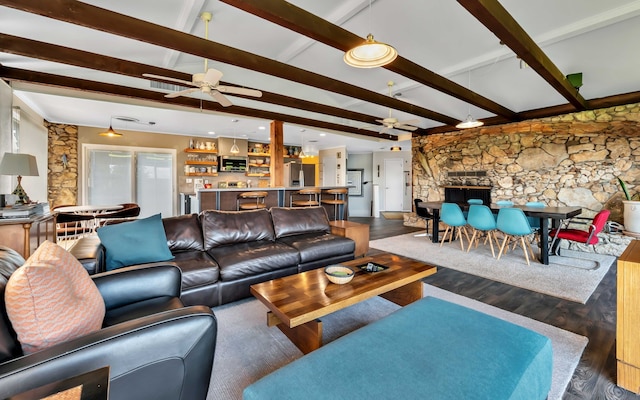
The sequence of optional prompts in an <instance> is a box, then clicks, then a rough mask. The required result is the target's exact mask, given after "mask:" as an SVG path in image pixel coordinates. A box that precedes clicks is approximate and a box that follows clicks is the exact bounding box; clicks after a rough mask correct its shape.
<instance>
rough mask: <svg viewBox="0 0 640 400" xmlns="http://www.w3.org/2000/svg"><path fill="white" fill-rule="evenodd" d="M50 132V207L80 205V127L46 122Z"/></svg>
mask: <svg viewBox="0 0 640 400" xmlns="http://www.w3.org/2000/svg"><path fill="white" fill-rule="evenodd" d="M45 127H46V128H47V131H48V132H49V160H48V169H49V175H48V186H49V194H48V197H49V199H48V200H49V205H50V206H51V207H52V208H53V207H57V206H60V205H69V204H78V203H77V201H78V127H77V126H76V125H63V124H52V123H49V122H46V121H45Z"/></svg>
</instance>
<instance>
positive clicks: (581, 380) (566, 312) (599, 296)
mask: <svg viewBox="0 0 640 400" xmlns="http://www.w3.org/2000/svg"><path fill="white" fill-rule="evenodd" d="M350 220H352V221H355V222H361V223H367V224H369V225H370V236H371V240H375V239H380V238H384V237H389V236H395V235H401V234H404V233H410V232H415V231H418V229H416V228H412V227H406V226H404V225H403V221H402V220H386V219H384V218H382V217H381V218H350ZM425 240H428V239H426V238H425ZM375 251H376V250H370V251H369V253H368V254H375ZM470 256H471V257H472V255H470ZM425 282H426V283H428V284H430V285H434V286H437V287H440V288H442V289H445V290H448V291H450V292H454V293H457V294H459V295H462V296H466V297H469V298H472V299H475V300H478V301H482V302H484V303H487V304H490V305H492V306H495V307H499V308H502V309H504V310H507V311H511V312H514V313H518V314H521V315H524V316H526V317H529V318H532V319H535V320H538V321H541V322H544V323H547V324H550V325H553V326H557V327H558V328H561V329H565V330H568V331H571V332H575V333H577V334H580V335H583V336H586V337H588V338H589V343H588V344H587V347H586V348H585V351H584V353H583V354H582V358H581V359H580V363H579V364H578V367H577V368H576V370H575V372H574V374H573V377H572V379H571V382H570V383H569V385H568V386H567V389H566V391H565V394H564V396H563V399H566V400H576V399H625V400H630V399H634V400H640V396H638V395H635V394H634V393H632V392H629V391H627V390H624V389H622V388H620V387H618V386H616V385H615V382H616V264H615V263H614V265H612V266H611V269H610V270H609V272H608V273H607V274H606V275H605V277H604V278H603V279H602V282H601V283H600V285H599V286H598V287H597V288H596V290H595V291H594V293H593V295H592V296H591V298H590V299H589V300H588V301H587V303H586V304H580V303H575V302H572V301H567V300H562V299H558V298H555V297H552V296H547V295H544V294H541V293H537V292H532V291H529V290H526V289H521V288H517V287H513V286H510V285H506V284H503V283H499V282H495V281H491V280H488V279H483V278H480V277H477V276H474V275H469V274H465V273H462V272H458V271H455V270H452V269H447V268H442V267H441V268H439V269H438V272H437V273H436V274H435V275H433V276H430V277H429V278H426V279H425ZM639 335H640V333H639Z"/></svg>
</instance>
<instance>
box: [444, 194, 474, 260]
mask: <svg viewBox="0 0 640 400" xmlns="http://www.w3.org/2000/svg"><path fill="white" fill-rule="evenodd" d="M440 221H442V223H444V224H445V225H446V229H445V231H444V235H443V236H442V241H441V242H440V247H442V245H443V244H444V241H445V240H446V239H447V233H449V232H451V233H450V235H449V240H453V232H454V231H455V232H456V239H460V248H461V249H462V251H464V242H463V241H462V234H463V233H464V235H465V236H466V237H467V241H469V233H468V232H467V219H466V218H465V217H464V214H462V210H461V209H460V206H459V205H457V204H456V203H442V207H441V208H440Z"/></svg>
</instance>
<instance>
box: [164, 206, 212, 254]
mask: <svg viewBox="0 0 640 400" xmlns="http://www.w3.org/2000/svg"><path fill="white" fill-rule="evenodd" d="M162 224H163V225H164V232H165V234H166V235H167V245H169V250H170V251H171V252H172V253H175V252H178V251H189V250H200V251H203V250H204V243H203V240H202V228H201V227H200V223H199V222H198V215H197V214H189V215H180V216H177V217H169V218H163V219H162Z"/></svg>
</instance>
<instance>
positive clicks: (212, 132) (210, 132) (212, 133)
mask: <svg viewBox="0 0 640 400" xmlns="http://www.w3.org/2000/svg"><path fill="white" fill-rule="evenodd" d="M207 133H208V134H209V135H215V134H216V133H215V132H214V131H209V132H207Z"/></svg>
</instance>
